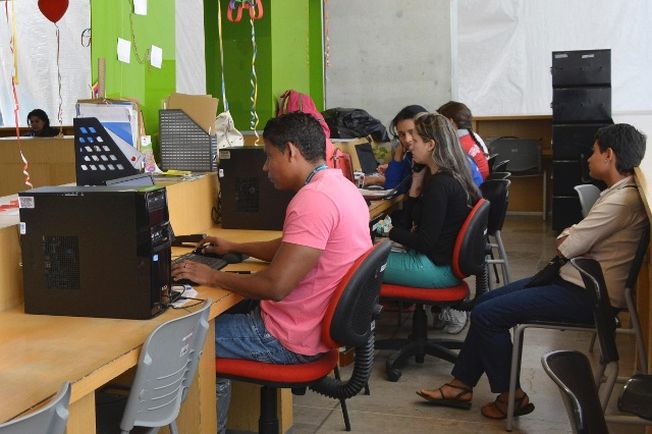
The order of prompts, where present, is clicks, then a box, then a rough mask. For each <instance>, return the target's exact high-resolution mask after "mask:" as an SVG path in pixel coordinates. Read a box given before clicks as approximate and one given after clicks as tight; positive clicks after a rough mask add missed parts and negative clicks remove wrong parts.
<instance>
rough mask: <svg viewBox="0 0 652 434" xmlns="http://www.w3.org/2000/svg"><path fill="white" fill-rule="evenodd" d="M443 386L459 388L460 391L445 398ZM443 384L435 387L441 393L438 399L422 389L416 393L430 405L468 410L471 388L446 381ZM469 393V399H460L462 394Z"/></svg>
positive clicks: (471, 393)
mask: <svg viewBox="0 0 652 434" xmlns="http://www.w3.org/2000/svg"><path fill="white" fill-rule="evenodd" d="M444 386H448V387H450V388H452V389H456V390H460V391H461V392H460V393H458V394H457V395H455V396H453V397H452V398H446V397H445V396H444V391H443V390H442V389H443V388H444ZM444 386H442V387H440V388H439V389H437V391H438V392H439V394H440V395H441V398H440V399H437V398H433V397H432V396H431V395H430V394H428V393H426V392H425V391H424V390H418V391H417V395H419V396H420V397H422V398H423V399H425V400H426V401H428V403H429V404H431V405H439V406H442V407H453V408H462V409H464V410H468V409H470V408H471V398H472V395H473V390H472V389H468V388H466V387H460V386H455V385H454V384H450V383H446V384H444ZM466 395H471V398H469V399H462V397H463V396H466Z"/></svg>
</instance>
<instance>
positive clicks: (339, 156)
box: [332, 148, 355, 183]
mask: <svg viewBox="0 0 652 434" xmlns="http://www.w3.org/2000/svg"><path fill="white" fill-rule="evenodd" d="M332 160H333V168H335V169H340V170H341V171H342V173H343V174H344V177H345V178H346V179H348V180H349V181H351V182H353V183H355V178H354V176H353V163H352V162H351V156H350V155H349V154H347V153H346V152H344V151H342V150H341V149H340V148H335V150H334V151H333V158H332Z"/></svg>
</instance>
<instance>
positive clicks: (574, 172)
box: [552, 160, 584, 196]
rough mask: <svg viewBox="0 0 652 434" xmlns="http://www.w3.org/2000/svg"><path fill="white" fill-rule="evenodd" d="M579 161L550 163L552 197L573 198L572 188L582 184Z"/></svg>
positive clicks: (573, 191)
mask: <svg viewBox="0 0 652 434" xmlns="http://www.w3.org/2000/svg"><path fill="white" fill-rule="evenodd" d="M580 166H581V162H580V160H574V161H569V160H566V161H553V162H552V179H553V180H554V182H553V184H552V195H553V196H574V195H576V193H575V190H574V189H573V187H574V186H576V185H578V184H583V183H584V182H582V169H581V167H580Z"/></svg>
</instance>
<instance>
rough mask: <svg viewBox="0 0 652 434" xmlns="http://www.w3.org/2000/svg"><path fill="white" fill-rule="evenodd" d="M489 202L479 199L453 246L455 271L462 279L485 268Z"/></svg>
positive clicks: (453, 266)
mask: <svg viewBox="0 0 652 434" xmlns="http://www.w3.org/2000/svg"><path fill="white" fill-rule="evenodd" d="M489 209H490V205H489V202H488V201H486V200H485V199H483V198H480V199H478V201H477V202H476V204H475V205H474V206H473V208H471V211H470V212H469V215H468V216H466V220H464V224H462V227H461V228H460V231H459V232H458V234H457V238H456V239H455V246H454V247H453V258H452V268H453V273H454V274H455V275H456V276H457V277H458V278H460V279H464V278H465V277H468V276H472V275H477V274H479V273H481V272H482V271H483V270H484V268H485V265H486V264H485V256H486V254H487V226H488V224H489Z"/></svg>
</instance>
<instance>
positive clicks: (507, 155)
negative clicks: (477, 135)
mask: <svg viewBox="0 0 652 434" xmlns="http://www.w3.org/2000/svg"><path fill="white" fill-rule="evenodd" d="M489 151H490V152H491V153H496V154H498V157H496V158H497V161H496V166H497V165H498V164H499V163H500V162H501V161H504V160H509V171H510V172H512V174H514V175H518V174H520V173H528V172H529V173H540V172H541V140H538V139H519V138H515V137H499V138H497V139H496V140H494V141H492V142H491V143H490V144H489ZM494 167H495V166H494Z"/></svg>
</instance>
